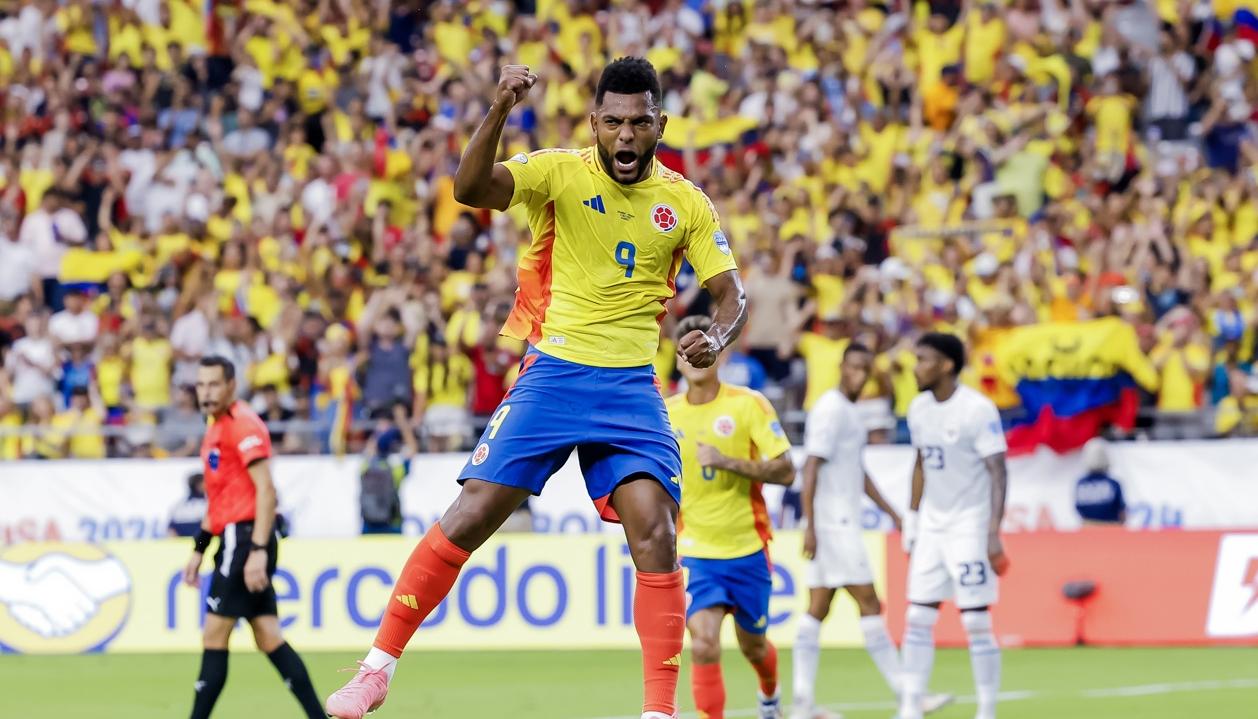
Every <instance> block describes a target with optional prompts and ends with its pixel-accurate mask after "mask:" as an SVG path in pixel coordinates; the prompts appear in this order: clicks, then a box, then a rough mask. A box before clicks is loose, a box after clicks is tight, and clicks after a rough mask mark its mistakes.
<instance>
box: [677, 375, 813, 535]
mask: <svg viewBox="0 0 1258 719" xmlns="http://www.w3.org/2000/svg"><path fill="white" fill-rule="evenodd" d="M666 404H667V406H668V417H669V420H671V422H672V425H673V434H674V436H676V437H677V444H678V445H679V446H680V448H681V467H682V472H681V514H680V516H679V517H678V520H677V548H678V551H679V552H680V553H681V554H682V555H684V556H687V557H695V558H699V559H736V558H738V557H745V556H747V555H749V554H753V553H755V552H758V551H760V550H761V549H764V548H765V547H766V546H768V543H769V539H770V538H771V537H772V532H771V530H770V524H769V513H768V510H766V509H765V506H764V498H763V497H762V496H761V494H760V486H761V483H760V482H753V481H751V480H749V479H748V478H746V477H744V476H742V475H739V474H735V473H733V472H727V471H725V470H718V469H713V468H704V467H701V466H700V465H699V460H698V459H697V454H698V451H699V448H698V443H699V442H702V443H704V444H708V445H711V446H713V447H715V448H716V449H718V450H720V452H721V454H724V455H725V456H727V457H732V458H734V459H753V460H754V459H773V458H776V457H779V456H781V455H782V454H784V453H785V452H788V451H790V449H791V443H790V440H788V439H787V438H786V433H785V432H783V431H782V424H781V423H780V422H778V416H777V412H774V411H773V405H771V404H769V400H767V399H765V398H764V395H762V394H760V393H759V392H757V391H755V390H752V389H747V388H745V387H735V386H732V385H727V384H722V385H721V389H720V391H719V392H718V393H717V395H716V399H714V400H712V401H711V402H706V403H704V404H697V405H696V404H690V403H689V402H688V401H686V394H685V393H684V392H683V393H681V394H676V395H673V396H672V397H669V398H668V400H667V401H666Z"/></svg>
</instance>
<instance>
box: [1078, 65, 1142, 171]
mask: <svg viewBox="0 0 1258 719" xmlns="http://www.w3.org/2000/svg"><path fill="white" fill-rule="evenodd" d="M1135 108H1136V100H1135V98H1133V97H1132V96H1131V95H1128V94H1126V93H1123V92H1122V91H1121V89H1120V87H1119V85H1118V77H1117V76H1115V75H1109V76H1108V77H1106V78H1105V81H1104V83H1103V84H1102V85H1101V94H1099V95H1097V96H1096V97H1094V98H1092V99H1091V100H1088V104H1087V108H1086V109H1087V112H1088V115H1090V116H1091V117H1092V122H1093V125H1094V127H1095V128H1096V137H1095V138H1094V140H1093V147H1094V149H1095V151H1096V160H1097V162H1099V163H1100V165H1101V167H1102V168H1103V169H1104V170H1105V172H1106V173H1107V175H1106V177H1109V178H1112V179H1116V178H1117V177H1118V176H1119V175H1120V174H1121V173H1122V169H1123V167H1124V166H1125V164H1126V161H1127V152H1128V150H1130V149H1131V131H1132V130H1131V127H1132V113H1133V112H1134V111H1135Z"/></svg>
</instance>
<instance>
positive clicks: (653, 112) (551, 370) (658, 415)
mask: <svg viewBox="0 0 1258 719" xmlns="http://www.w3.org/2000/svg"><path fill="white" fill-rule="evenodd" d="M536 81H537V76H536V75H533V74H532V73H531V72H529V68H527V67H525V66H522V65H508V66H507V67H505V68H503V70H502V76H501V78H500V79H499V82H498V89H497V92H496V95H495V97H494V99H493V104H492V105H491V106H490V109H489V113H488V115H487V116H486V117H485V121H484V122H483V123H482V124H481V126H480V127H479V128H478V129H477V130H476V132H475V134H473V135H472V138H471V140H470V141H469V142H468V146H467V149H466V150H465V151H464V153H463V159H462V161H461V162H460V163H459V169H458V171H457V172H456V173H455V177H454V193H455V197H456V199H458V200H459V201H460V202H462V203H464V204H467V205H472V206H474V207H483V208H490V209H495V210H505V209H507V208H508V207H510V206H512V205H517V204H523V205H524V206H525V207H526V208H527V210H528V215H529V225H530V227H531V229H532V231H533V242H532V245H531V246H530V247H529V249H528V251H527V252H525V253H524V255H523V256H522V257H521V259H520V265H519V285H520V287H519V291H518V292H517V293H516V301H515V307H514V308H513V309H512V311H511V315H510V317H509V318H508V320H507V322H506V326H505V327H504V328H503V330H502V333H503V334H504V335H506V336H508V337H513V338H517V339H522V340H527V341H528V342H529V344H530V345H531V347H530V348H529V350H528V352H527V353H526V355H525V357H524V360H523V362H522V363H521V368H520V376H519V379H517V380H516V384H515V386H514V387H513V388H512V389H511V391H510V392H509V393H508V394H507V396H506V398H504V399H503V401H502V403H501V404H500V405H499V406H498V409H497V411H496V412H495V413H494V415H493V419H492V421H491V422H490V423H489V426H488V427H487V428H486V429H485V433H484V434H483V435H482V436H481V439H480V442H479V443H478V444H477V446H476V449H475V451H473V452H472V457H471V459H470V460H469V461H468V463H467V465H466V466H465V467H464V468H463V471H462V473H461V474H460V475H459V482H460V483H462V485H463V489H462V491H461V493H460V494H459V497H458V499H457V500H455V502H454V504H453V505H451V506H450V508H449V509H448V510H447V511H446V513H445V516H443V517H442V518H441V521H440V522H439V523H437V524H436V525H434V526H433V528H432V529H431V530H429V532H428V534H427V535H425V536H424V539H423V540H422V541H421V542H420V544H419V546H418V547H416V549H415V551H414V553H413V554H412V555H411V558H410V559H409V560H408V561H407V563H406V566H405V567H404V568H403V570H402V572H401V574H400V576H399V578H398V583H397V585H396V587H395V588H394V591H393V593H392V595H391V596H392V599H391V600H390V601H389V604H388V609H387V611H386V612H385V614H384V617H383V619H382V621H381V624H380V630H379V632H378V633H377V634H376V640H375V642H374V645H373V647H372V649H371V651H370V652H369V653H368V654H367V656H366V658H365V659H364V660H363V662H362V668H361V669H360V670H359V672H358V674H357V675H355V677H354V678H353V679H352V680H350V682H349V684H347V685H346V686H345V687H344V688H342V689H341V690H339V691H338V692H336V693H335V694H333V695H332V696H331V697H329V698H328V701H327V709H328V713H329V714H331V715H333V716H335V717H340V718H342V719H346V718H352V719H361V717H362V716H363V714H365V713H366V712H368V711H371V710H374V709H375V708H376V707H378V706H380V705H381V704H382V703H384V699H385V696H386V694H387V693H388V683H389V681H390V679H391V678H392V676H393V671H394V668H395V667H396V660H397V657H400V656H401V655H402V650H403V649H404V648H405V647H406V644H407V642H408V641H410V638H411V636H412V635H413V634H414V633H415V630H416V629H417V628H418V627H419V624H420V622H422V621H423V620H424V618H425V617H426V616H427V615H428V613H429V612H431V611H432V610H433V608H435V607H436V606H437V605H438V604H439V603H440V602H441V600H442V599H443V598H444V597H445V596H446V594H447V593H449V591H450V588H451V587H452V586H453V584H454V581H455V579H456V578H457V576H458V574H459V570H460V569H461V568H462V566H463V564H464V563H465V562H466V561H467V559H468V556H469V555H470V553H471V552H472V551H474V550H475V549H476V548H477V547H479V546H480V545H481V544H482V543H484V541H485V540H486V539H488V538H489V537H490V535H492V534H493V533H494V531H496V530H497V529H498V527H499V526H500V525H501V524H502V522H503V521H504V520H505V519H506V518H507V517H508V516H510V515H511V513H512V512H514V511H515V510H516V508H518V507H519V506H520V505H521V504H522V503H523V502H524V500H525V499H527V498H528V496H529V495H530V494H537V493H539V492H541V490H542V487H543V486H544V485H545V483H546V481H547V479H549V477H550V476H551V475H552V474H553V473H554V472H555V471H556V470H558V469H559V467H560V466H561V465H563V464H564V462H566V461H567V459H568V457H569V456H570V455H571V454H572V451H573V450H574V449H575V450H576V451H577V454H578V457H579V458H580V461H581V470H582V473H583V474H584V475H585V480H586V486H587V489H588V491H589V494H590V498H591V499H593V500H594V502H595V504H596V506H597V507H598V508H599V511H600V513H601V514H602V516H603V517H604V518H605V519H607V520H609V521H619V522H621V523H623V524H624V526H625V536H626V538H627V539H628V542H629V551H630V554H631V555H632V557H633V561H634V565H635V566H636V567H637V569H638V576H637V587H636V591H635V594H634V626H635V628H636V629H637V631H638V637H639V639H640V641H641V644H642V667H643V694H644V702H643V708H642V712H643V713H642V717H643V719H671V718H672V717H675V716H676V713H677V702H676V692H677V676H678V672H679V668H680V657H681V648H682V636H683V634H684V632H685V616H684V615H685V604H686V599H685V592H684V589H683V587H682V575H681V570H680V568H679V566H678V563H677V536H676V529H675V524H676V519H677V510H678V502H679V501H680V493H681V487H680V480H681V473H682V471H681V456H680V453H679V450H678V448H677V441H676V440H675V439H674V438H673V434H672V430H671V429H670V427H669V424H668V411H667V410H666V409H665V407H664V399H663V397H661V396H660V392H659V388H658V384H657V381H656V378H655V372H654V370H653V368H652V365H651V361H652V359H654V357H655V352H656V347H657V344H658V342H659V319H660V318H661V317H662V315H663V312H664V303H665V302H666V301H668V299H669V298H671V297H672V296H673V295H674V294H675V289H674V284H673V281H674V278H675V277H676V275H677V271H678V269H679V267H680V264H681V260H682V258H683V257H685V258H686V259H687V260H689V262H690V264H691V265H692V266H693V267H694V268H695V272H696V273H697V275H698V279H699V281H700V282H702V283H703V284H704V286H706V288H707V290H708V292H709V293H711V295H712V298H713V305H714V307H715V308H716V312H715V316H714V317H713V318H712V320H711V324H710V326H709V327H707V328H706V329H703V330H699V329H695V330H693V331H691V332H688V333H687V334H686V335H685V336H683V337H682V338H681V339H680V341H679V342H678V349H677V354H678V356H679V359H680V360H681V361H683V362H688V363H690V365H692V366H694V367H700V368H703V367H712V366H713V365H714V364H716V361H717V358H718V357H719V356H720V353H721V351H722V350H723V349H725V347H727V346H729V344H730V342H732V341H733V340H734V339H735V338H736V337H737V336H738V332H739V330H740V329H741V327H742V325H743V322H744V321H745V320H746V315H747V311H746V299H745V297H744V295H743V288H742V283H741V281H740V280H739V278H738V272H737V267H736V265H735V264H734V258H733V255H732V253H731V249H730V246H729V242H728V241H726V239H725V234H724V233H723V232H722V231H721V228H720V222H719V218H718V217H717V214H716V210H715V209H714V208H713V206H712V203H711V202H710V201H708V199H707V197H706V196H705V195H704V194H703V192H701V191H700V190H699V189H698V188H696V187H695V186H694V185H692V184H691V183H690V182H688V181H686V179H685V178H683V177H682V176H681V175H679V174H677V173H676V172H672V171H671V170H668V169H666V168H664V167H663V166H662V165H660V164H659V163H658V162H657V161H656V160H655V148H656V145H657V144H658V143H659V140H660V137H661V136H662V135H663V133H664V126H665V124H666V123H667V118H666V117H665V116H664V114H663V112H662V111H661V109H660V105H659V103H660V98H661V96H660V83H659V78H658V77H657V76H656V74H655V69H654V68H653V67H651V64H650V63H649V62H647V61H646V60H643V59H641V58H621V59H619V60H616V61H615V62H612V63H611V64H609V65H608V66H607V67H606V68H604V70H603V75H602V77H601V78H600V79H599V82H598V86H597V88H596V90H595V95H594V104H595V108H594V111H593V112H592V113H590V129H591V131H592V133H593V135H594V145H593V147H589V148H586V149H584V150H541V151H538V152H535V153H533V154H531V155H517V156H515V157H513V158H511V159H509V160H507V161H506V162H500V163H495V162H494V157H495V155H496V154H497V152H498V146H499V141H500V139H501V135H502V129H503V126H504V125H505V124H506V121H507V115H508V113H509V112H510V111H511V108H512V107H514V106H515V105H516V104H518V103H520V102H521V101H523V100H524V98H525V96H526V95H528V92H529V89H530V88H532V87H533V83H534V82H536ZM612 713H615V712H612Z"/></svg>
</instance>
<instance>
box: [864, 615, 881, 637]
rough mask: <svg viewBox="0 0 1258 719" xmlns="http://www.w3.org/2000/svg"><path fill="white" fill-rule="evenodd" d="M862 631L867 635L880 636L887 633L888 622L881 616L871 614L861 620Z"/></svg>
mask: <svg viewBox="0 0 1258 719" xmlns="http://www.w3.org/2000/svg"><path fill="white" fill-rule="evenodd" d="M860 625H861V631H862V632H864V633H865V634H870V633H871V632H876V633H878V634H885V633H887V622H886V620H884V619H883V617H882V615H881V614H871V615H869V616H867V617H861V619H860Z"/></svg>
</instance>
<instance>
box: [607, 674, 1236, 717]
mask: <svg viewBox="0 0 1258 719" xmlns="http://www.w3.org/2000/svg"><path fill="white" fill-rule="evenodd" d="M1227 689H1258V679H1211V680H1205V681H1195V682H1166V683H1161V684H1135V685H1132V686H1123V687H1104V688H1101V689H1085V690H1082V691H1079V692H1045V691H1031V690H1014V691H1004V692H1001V693H1000V695H999V698H1000V701H1002V702H1014V701H1027V700H1030V699H1047V698H1051V697H1081V698H1084V699H1107V698H1113V697H1139V696H1152V695H1157V694H1177V693H1181V692H1204V691H1220V690H1227ZM975 702H976V699H975V697H974V696H972V695H965V696H958V697H957V698H956V703H957V704H974V703H975ZM824 706H825V708H826V709H832V710H834V711H840V712H842V711H849V712H859V711H895V710H896V709H897V708H898V707H899V705H898V704H897V703H896V702H893V701H880V702H846V703H840V704H826V705H824ZM757 713H758V711H757V710H756V709H755V708H751V709H731V710H727V711H726V712H725V716H727V717H754V716H756V714H757ZM697 717H698V715H697V714H695V713H694V712H686V713H683V714H682V715H681V719H697ZM597 719H639V715H637V714H633V715H628V716H615V717H598V718H597Z"/></svg>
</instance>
